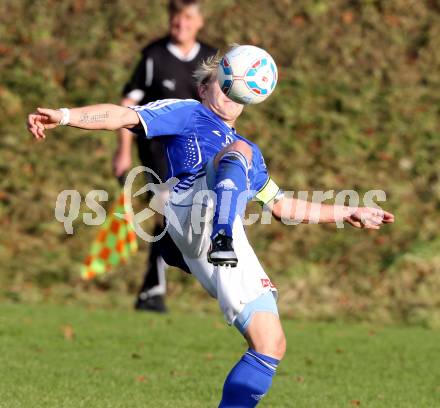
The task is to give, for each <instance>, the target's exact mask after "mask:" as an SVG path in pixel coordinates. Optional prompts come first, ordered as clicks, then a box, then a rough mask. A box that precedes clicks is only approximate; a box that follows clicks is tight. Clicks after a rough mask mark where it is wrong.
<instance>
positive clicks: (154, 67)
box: [113, 0, 217, 312]
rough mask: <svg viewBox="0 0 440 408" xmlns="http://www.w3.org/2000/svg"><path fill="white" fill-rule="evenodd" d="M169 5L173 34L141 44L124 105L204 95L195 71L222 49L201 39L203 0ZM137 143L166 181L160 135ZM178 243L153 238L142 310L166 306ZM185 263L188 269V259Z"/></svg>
mask: <svg viewBox="0 0 440 408" xmlns="http://www.w3.org/2000/svg"><path fill="white" fill-rule="evenodd" d="M168 10H169V18H170V19H169V34H168V35H167V36H166V37H165V38H161V39H159V40H157V41H154V42H152V43H151V44H149V45H148V46H147V47H145V48H144V49H143V50H142V57H141V59H140V61H139V63H138V65H137V67H136V69H135V71H134V72H133V75H132V76H131V78H130V80H129V81H128V83H127V84H126V85H125V86H124V89H123V92H122V94H123V99H122V102H121V105H123V106H130V105H144V104H146V103H148V102H152V101H156V100H159V99H168V98H171V99H199V96H198V93H197V88H196V86H195V84H194V82H193V78H192V74H193V72H194V70H195V69H196V67H197V65H198V64H199V62H200V61H201V60H205V59H206V58H208V57H210V56H211V55H214V54H215V53H216V52H217V50H216V49H215V48H213V47H210V46H209V45H206V44H204V43H202V42H199V41H197V34H198V33H199V31H200V29H201V28H202V27H203V17H202V14H201V10H200V1H199V0H170V2H169V7H168ZM133 137H136V136H135V135H134V134H133V133H131V132H130V131H129V130H127V129H121V130H120V131H119V134H118V147H117V149H116V152H115V155H114V158H113V170H114V174H115V176H116V177H121V176H122V175H123V174H124V173H125V172H127V171H128V170H129V169H130V167H131V145H132V141H133ZM136 144H137V148H138V154H139V159H140V161H141V163H142V164H143V165H144V166H146V167H149V168H150V169H152V170H154V171H155V172H156V174H158V176H159V177H160V179H161V180H162V182H163V181H165V180H166V177H167V164H166V163H167V162H166V157H165V151H164V148H163V145H162V143H161V142H160V141H157V140H155V139H153V140H148V139H146V138H141V137H136ZM151 181H152V182H157V180H151ZM162 229H163V217H162V216H160V215H159V214H156V217H155V227H154V232H153V235H154V236H157V235H159V234H160V233H161V232H162ZM173 249H174V248H173V242H172V240H171V239H169V237H168V236H167V234H165V236H164V237H163V238H162V239H161V240H159V241H157V242H153V243H152V244H151V249H150V256H149V259H148V262H147V270H146V273H145V277H144V281H143V284H142V286H141V288H140V290H139V292H138V295H137V299H136V303H135V308H136V309H137V310H146V311H156V312H165V311H166V306H165V300H164V298H165V293H166V281H165V268H166V263H165V261H164V258H163V257H166V256H170V255H171V256H173V254H176V253H178V251H174V250H173ZM165 254H168V255H165ZM177 256H178V255H177ZM167 261H168V259H167ZM182 262H183V260H177V261H176V260H173V259H171V260H170V261H169V262H168V263H170V264H173V265H181V264H182ZM181 268H182V269H184V270H185V269H186V270H187V267H186V265H184V262H183V265H181Z"/></svg>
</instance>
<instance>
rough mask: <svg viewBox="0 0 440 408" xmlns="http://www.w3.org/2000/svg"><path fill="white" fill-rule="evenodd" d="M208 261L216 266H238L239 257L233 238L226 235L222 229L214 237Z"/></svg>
mask: <svg viewBox="0 0 440 408" xmlns="http://www.w3.org/2000/svg"><path fill="white" fill-rule="evenodd" d="M208 262H209V263H212V264H213V265H215V266H219V265H223V266H231V267H232V268H234V267H236V266H237V263H238V259H237V255H235V252H234V246H233V245H232V238H231V237H228V236H227V235H224V234H223V233H222V231H220V232H219V233H218V234H217V235H216V236H215V237H214V238H213V239H212V243H211V249H210V250H209V252H208Z"/></svg>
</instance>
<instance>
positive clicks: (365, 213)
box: [344, 207, 394, 230]
mask: <svg viewBox="0 0 440 408" xmlns="http://www.w3.org/2000/svg"><path fill="white" fill-rule="evenodd" d="M344 221H345V222H347V223H348V224H350V225H352V226H353V227H356V228H368V229H376V230H377V229H379V228H380V227H381V225H383V224H391V223H393V222H394V215H393V214H391V213H389V212H387V211H384V210H382V209H380V208H373V207H361V208H357V209H356V210H355V211H354V212H352V213H351V214H350V215H349V216H347V217H346V218H345V219H344Z"/></svg>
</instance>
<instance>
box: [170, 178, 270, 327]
mask: <svg viewBox="0 0 440 408" xmlns="http://www.w3.org/2000/svg"><path fill="white" fill-rule="evenodd" d="M204 173H205V172H203V173H202V174H201V175H200V176H199V177H198V178H196V179H195V181H194V184H193V186H192V188H190V189H188V190H185V191H182V190H180V191H179V190H178V191H173V192H172V193H171V195H170V199H169V201H168V202H167V204H166V207H165V216H166V217H167V220H168V222H169V225H168V232H169V234H170V236H171V238H172V239H173V241H174V242H175V244H176V245H177V247H178V248H179V249H180V251H181V252H182V255H183V258H184V259H185V262H186V263H187V265H188V267H189V268H190V270H191V272H192V274H193V275H194V276H195V277H196V278H197V279H198V281H199V282H200V283H201V284H202V286H203V287H204V288H205V289H206V290H207V291H208V293H209V294H210V295H211V296H212V297H214V298H216V299H218V301H219V304H220V308H221V310H222V311H223V314H224V315H225V318H226V320H227V322H228V323H229V324H232V323H233V322H234V321H235V319H236V318H237V315H238V314H239V313H241V312H242V311H243V309H244V307H245V306H246V304H248V303H250V302H252V301H254V300H255V299H257V298H258V297H259V296H261V295H263V294H265V293H267V292H269V291H272V292H273V294H274V296H275V297H276V295H277V290H276V288H275V287H274V285H272V283H271V281H270V279H269V277H268V276H267V275H266V273H265V272H264V269H263V267H262V266H261V264H260V262H259V261H258V258H257V256H256V255H255V252H254V250H253V249H252V247H251V245H250V244H249V242H248V239H247V237H246V233H245V230H244V227H243V223H242V221H241V218H240V217H238V216H237V218H236V219H235V222H234V225H233V232H232V234H233V245H234V250H235V253H236V255H237V258H238V264H237V267H235V268H230V267H223V266H216V267H215V266H213V265H212V264H210V263H209V262H208V258H207V254H208V251H209V248H210V244H211V232H212V218H213V215H214V210H215V198H214V197H213V192H212V191H210V190H209V188H208V183H207V176H206V174H205V175H203V174H204ZM208 177H209V174H208ZM211 177H212V176H211Z"/></svg>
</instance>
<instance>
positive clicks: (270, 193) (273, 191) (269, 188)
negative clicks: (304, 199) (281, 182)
mask: <svg viewBox="0 0 440 408" xmlns="http://www.w3.org/2000/svg"><path fill="white" fill-rule="evenodd" d="M279 191H280V188H279V187H278V186H277V185H276V183H275V181H273V180H272V179H271V178H270V177H269V178H268V179H267V181H266V183H265V184H264V186H263V187H262V188H261V190H260V191H259V192H258V193H257V194H256V195H255V197H256V198H257V199H258V200H260V201H261V202H262V203H263V204H268V203H270V202H271V201H272V200H273V199H274V198H275V197H276V196H277V194H278V192H279Z"/></svg>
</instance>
